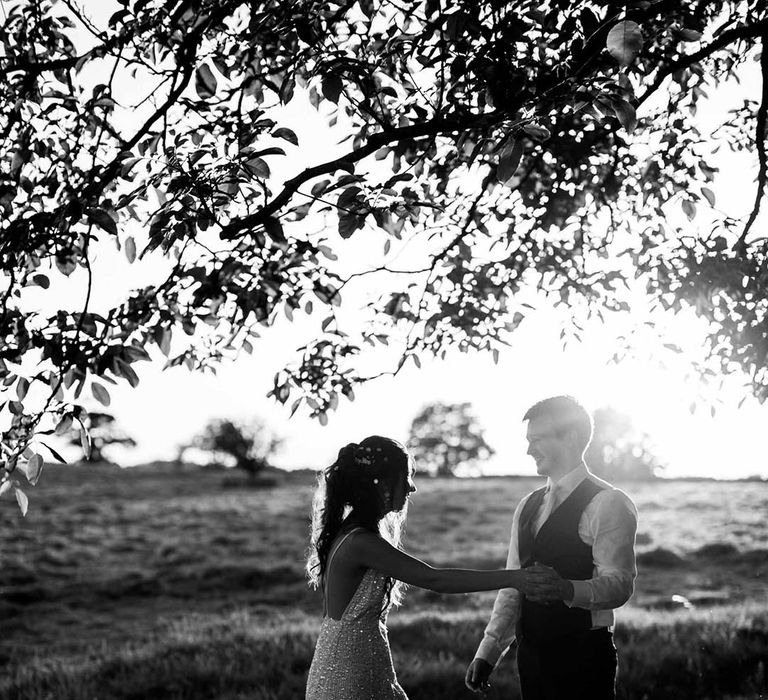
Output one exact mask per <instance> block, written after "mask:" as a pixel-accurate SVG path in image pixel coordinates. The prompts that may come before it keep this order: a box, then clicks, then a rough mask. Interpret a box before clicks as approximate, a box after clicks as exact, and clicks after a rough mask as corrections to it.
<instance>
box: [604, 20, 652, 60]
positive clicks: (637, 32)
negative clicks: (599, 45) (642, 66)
mask: <svg viewBox="0 0 768 700" xmlns="http://www.w3.org/2000/svg"><path fill="white" fill-rule="evenodd" d="M606 48H607V49H608V53H610V54H611V56H613V57H614V58H615V59H616V60H617V61H618V62H619V63H621V64H622V65H624V66H626V65H629V64H630V63H632V61H634V60H635V56H637V54H638V53H640V49H642V48H643V32H642V30H641V29H640V25H639V24H638V23H637V22H633V21H632V20H624V21H622V22H618V23H617V24H615V25H614V26H613V27H612V28H611V31H610V32H608V37H607V39H606Z"/></svg>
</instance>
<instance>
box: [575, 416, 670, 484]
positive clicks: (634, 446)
mask: <svg viewBox="0 0 768 700" xmlns="http://www.w3.org/2000/svg"><path fill="white" fill-rule="evenodd" d="M594 421H595V433H594V437H593V438H592V443H591V444H590V446H589V449H588V450H587V454H586V461H587V464H588V465H589V468H590V469H591V470H592V471H593V472H594V473H595V474H597V475H598V476H600V477H602V478H604V479H608V480H609V481H611V480H614V479H655V478H657V476H658V475H659V472H661V471H663V469H664V465H663V464H662V463H661V462H660V461H659V459H658V457H657V456H656V455H655V454H654V452H653V447H652V445H651V440H650V437H649V436H648V435H647V434H646V433H644V432H642V431H640V430H638V429H637V428H636V427H635V425H634V424H633V422H632V419H631V418H630V416H628V415H627V414H626V413H622V412H621V411H617V410H616V409H615V408H612V407H610V406H605V407H603V408H599V409H598V410H597V411H595V413H594Z"/></svg>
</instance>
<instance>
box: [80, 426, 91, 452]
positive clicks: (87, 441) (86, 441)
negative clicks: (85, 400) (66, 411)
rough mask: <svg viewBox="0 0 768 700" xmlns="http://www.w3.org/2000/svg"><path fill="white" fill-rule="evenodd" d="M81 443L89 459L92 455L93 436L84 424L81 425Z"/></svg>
mask: <svg viewBox="0 0 768 700" xmlns="http://www.w3.org/2000/svg"><path fill="white" fill-rule="evenodd" d="M80 445H81V447H82V448H83V454H84V455H85V458H86V459H89V458H90V456H91V436H90V435H89V434H88V431H87V430H86V429H85V428H84V427H83V426H82V425H81V426H80Z"/></svg>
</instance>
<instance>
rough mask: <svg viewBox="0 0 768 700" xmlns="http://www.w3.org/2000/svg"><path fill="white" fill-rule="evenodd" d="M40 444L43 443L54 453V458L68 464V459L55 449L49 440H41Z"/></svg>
mask: <svg viewBox="0 0 768 700" xmlns="http://www.w3.org/2000/svg"><path fill="white" fill-rule="evenodd" d="M40 444H41V445H43V446H44V447H46V448H47V449H48V451H49V452H50V453H51V454H52V455H53V457H54V459H56V460H57V461H59V462H61V463H62V464H67V460H66V459H64V457H62V456H61V455H60V454H59V453H58V452H56V450H54V449H53V448H52V447H51V446H50V445H49V444H48V443H47V442H43V441H42V440H41V441H40Z"/></svg>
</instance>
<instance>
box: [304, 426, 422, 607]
mask: <svg viewBox="0 0 768 700" xmlns="http://www.w3.org/2000/svg"><path fill="white" fill-rule="evenodd" d="M409 461H410V458H409V456H408V453H407V452H406V450H405V448H404V447H403V446H402V445H401V444H400V443H399V442H397V441H396V440H392V439H390V438H385V437H381V436H379V435H371V436H370V437H367V438H365V440H363V441H362V442H360V443H359V444H358V443H354V442H352V443H350V444H348V445H345V446H344V447H342V448H341V449H340V450H339V455H338V457H336V461H335V462H334V463H333V464H331V466H330V467H328V468H327V469H325V470H323V471H321V472H320V474H319V475H318V485H317V489H316V490H315V496H314V499H313V503H312V533H311V545H310V549H309V553H308V557H307V566H306V569H307V576H308V578H309V581H310V584H311V585H312V586H313V587H315V588H317V587H318V586H320V585H322V584H323V581H324V577H325V574H326V569H327V566H328V555H329V553H330V550H331V545H332V544H333V541H334V540H335V539H336V537H337V535H338V534H339V531H340V530H341V526H342V523H343V522H344V518H345V517H347V516H348V515H349V514H351V513H353V514H354V518H355V521H356V522H358V523H359V524H360V525H361V526H362V527H364V528H366V529H368V530H370V531H371V532H373V533H375V534H377V535H380V536H382V537H384V538H385V539H386V540H387V541H388V542H389V543H390V544H391V545H392V546H394V547H397V546H399V544H400V537H401V534H402V528H403V523H404V522H405V516H406V511H407V507H406V506H403V509H402V510H400V511H392V510H390V508H389V506H390V504H387V503H384V502H383V500H382V497H381V494H380V491H379V488H378V485H379V484H380V483H382V482H383V485H384V486H385V487H386V488H388V490H389V492H390V493H394V491H395V489H396V488H397V486H398V484H404V483H405V482H406V480H407V478H408V468H409ZM403 588H404V586H403V584H402V583H401V582H394V581H393V580H392V579H391V578H388V579H387V588H386V595H385V602H384V606H383V608H382V613H383V612H384V611H385V610H386V609H387V608H388V607H389V605H390V603H394V604H395V605H399V604H400V601H401V598H402V590H403Z"/></svg>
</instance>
